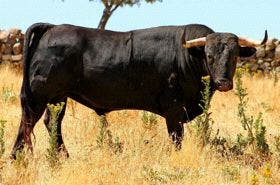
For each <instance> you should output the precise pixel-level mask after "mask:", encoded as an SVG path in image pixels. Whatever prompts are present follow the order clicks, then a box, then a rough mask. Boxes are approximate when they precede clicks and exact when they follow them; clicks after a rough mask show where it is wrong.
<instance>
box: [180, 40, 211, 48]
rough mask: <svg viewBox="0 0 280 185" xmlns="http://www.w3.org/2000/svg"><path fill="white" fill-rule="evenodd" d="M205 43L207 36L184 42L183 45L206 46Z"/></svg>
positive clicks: (189, 46)
mask: <svg viewBox="0 0 280 185" xmlns="http://www.w3.org/2000/svg"><path fill="white" fill-rule="evenodd" d="M205 43H206V37H201V38H197V39H193V40H188V41H186V43H185V44H183V47H184V48H192V47H196V46H205Z"/></svg>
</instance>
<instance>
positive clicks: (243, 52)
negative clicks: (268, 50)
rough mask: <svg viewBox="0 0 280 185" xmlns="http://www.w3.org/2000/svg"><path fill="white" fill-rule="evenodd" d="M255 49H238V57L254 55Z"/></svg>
mask: <svg viewBox="0 0 280 185" xmlns="http://www.w3.org/2000/svg"><path fill="white" fill-rule="evenodd" d="M256 51H257V50H256V48H254V47H240V49H239V56H240V57H250V56H252V55H253V54H255V53H256Z"/></svg>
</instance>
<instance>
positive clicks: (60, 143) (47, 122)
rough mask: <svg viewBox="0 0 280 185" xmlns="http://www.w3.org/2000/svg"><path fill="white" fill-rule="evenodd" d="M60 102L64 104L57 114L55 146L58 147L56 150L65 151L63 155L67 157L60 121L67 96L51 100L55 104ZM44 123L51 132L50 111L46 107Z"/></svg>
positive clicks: (63, 113)
mask: <svg viewBox="0 0 280 185" xmlns="http://www.w3.org/2000/svg"><path fill="white" fill-rule="evenodd" d="M61 102H64V103H65V104H64V106H63V107H62V110H61V112H60V114H59V115H58V118H57V130H56V136H57V147H58V148H57V151H58V152H63V153H65V155H66V156H67V157H69V154H68V151H67V150H66V148H65V144H64V142H63V138H62V133H61V122H62V119H63V117H64V115H65V110H66V103H67V98H63V99H61V100H59V101H53V102H52V103H53V104H56V103H61ZM44 123H45V126H46V128H47V129H48V132H49V134H51V129H52V125H51V113H50V110H49V109H46V113H45V118H44Z"/></svg>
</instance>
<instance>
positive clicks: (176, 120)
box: [166, 108, 185, 150]
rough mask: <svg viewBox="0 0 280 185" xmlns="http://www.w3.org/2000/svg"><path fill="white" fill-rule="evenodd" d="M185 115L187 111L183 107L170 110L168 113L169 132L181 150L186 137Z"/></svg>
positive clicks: (177, 147)
mask: <svg viewBox="0 0 280 185" xmlns="http://www.w3.org/2000/svg"><path fill="white" fill-rule="evenodd" d="M184 115H185V111H184V109H183V108H178V109H175V110H172V111H169V112H168V114H167V115H166V124H167V130H168V134H169V137H170V138H171V139H172V141H173V143H174V145H175V147H176V149H177V150H180V149H181V147H182V140H183V137H184V125H183V124H184Z"/></svg>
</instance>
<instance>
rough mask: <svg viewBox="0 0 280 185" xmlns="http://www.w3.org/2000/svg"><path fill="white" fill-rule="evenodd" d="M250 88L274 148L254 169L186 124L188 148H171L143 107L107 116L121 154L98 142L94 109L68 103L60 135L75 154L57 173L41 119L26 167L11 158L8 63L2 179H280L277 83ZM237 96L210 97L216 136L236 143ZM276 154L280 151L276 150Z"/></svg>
mask: <svg viewBox="0 0 280 185" xmlns="http://www.w3.org/2000/svg"><path fill="white" fill-rule="evenodd" d="M242 80H243V83H244V87H246V88H247V91H248V94H249V95H248V97H249V103H248V114H249V115H254V116H256V115H257V114H258V112H260V111H261V112H263V119H264V122H263V123H264V125H265V126H266V128H267V134H266V138H267V140H268V143H269V146H270V150H271V152H272V153H273V154H272V155H271V157H270V158H269V159H266V161H265V162H262V163H258V164H260V165H258V166H257V167H256V166H254V165H252V164H251V163H250V162H248V160H247V159H246V158H245V157H244V158H242V157H241V158H240V159H237V158H226V157H222V156H221V155H219V154H218V153H217V152H216V151H215V150H214V149H211V148H210V147H204V148H201V147H199V146H198V145H197V144H196V142H195V139H194V137H190V134H189V131H190V129H188V127H191V126H192V125H193V124H194V123H189V124H188V125H185V128H186V129H185V139H184V141H183V148H182V150H180V151H174V148H173V146H172V145H171V143H170V141H169V139H168V136H167V130H166V125H165V123H164V119H163V118H161V117H158V118H157V120H158V124H156V125H155V126H154V127H152V128H147V127H144V126H143V122H142V120H141V117H142V111H129V110H123V111H116V112H112V113H110V114H109V115H108V122H109V124H110V125H109V129H110V130H111V132H112V135H113V138H117V137H118V138H119V140H120V141H121V142H122V143H123V152H122V153H117V154H115V153H114V152H113V151H112V150H110V148H106V147H104V148H98V147H97V142H96V140H97V135H98V129H99V127H98V124H99V118H98V116H97V115H96V114H95V113H94V112H93V111H92V110H90V109H88V108H86V107H84V106H82V105H80V104H78V103H75V102H74V101H71V100H70V101H69V103H68V106H67V111H66V115H65V118H64V120H63V130H62V131H63V136H64V141H65V145H66V148H67V149H68V151H69V154H70V158H68V159H65V158H61V159H60V161H61V166H60V167H59V168H58V169H55V170H52V169H51V168H50V167H49V163H48V161H47V160H46V150H47V148H48V145H49V144H48V138H49V136H48V133H47V130H46V129H45V127H44V124H43V122H42V120H40V121H39V122H38V123H37V125H36V127H35V131H34V134H35V136H36V142H34V139H33V144H34V154H33V156H27V158H28V159H27V160H28V165H27V166H26V167H23V166H19V165H17V164H16V163H15V162H12V161H10V160H9V153H10V151H11V149H12V145H13V143H14V140H15V137H16V134H17V129H18V126H19V120H20V116H21V109H20V102H19V98H18V97H19V89H20V85H21V75H20V74H16V73H15V72H13V71H12V70H10V69H9V68H8V67H6V66H4V67H3V66H2V67H1V69H0V120H6V121H7V122H6V123H5V129H4V131H5V135H4V141H5V149H6V150H5V153H4V155H3V157H2V158H0V184H5V185H8V184H9V185H15V184H21V185H27V184H44V185H56V184H57V185H58V184H59V185H60V184H62V185H64V184H67V185H71V184H73V185H74V184H98V185H99V184H100V185H101V184H109V185H112V184H192V185H195V184H197V185H200V184H203V185H205V184H252V185H253V184H280V176H279V174H280V168H279V166H278V165H279V163H277V161H279V160H280V156H279V155H280V153H278V156H277V155H276V154H277V150H276V148H275V145H274V144H275V137H276V136H280V82H278V83H277V84H276V85H274V80H273V79H271V78H268V77H248V76H247V77H243V78H242ZM237 104H238V98H237V97H236V95H235V94H234V90H232V91H230V92H227V93H220V92H216V93H215V95H214V97H213V99H212V102H211V105H212V107H211V112H212V115H211V116H212V118H213V120H214V125H213V134H214V133H215V132H216V130H217V129H219V130H220V135H221V136H223V137H225V138H231V139H232V140H234V139H235V138H236V135H237V134H238V133H244V130H243V129H242V126H241V123H240V121H239V118H238V116H237V111H238V110H237ZM278 152H279V151H278ZM256 158H257V157H256Z"/></svg>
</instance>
